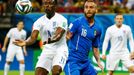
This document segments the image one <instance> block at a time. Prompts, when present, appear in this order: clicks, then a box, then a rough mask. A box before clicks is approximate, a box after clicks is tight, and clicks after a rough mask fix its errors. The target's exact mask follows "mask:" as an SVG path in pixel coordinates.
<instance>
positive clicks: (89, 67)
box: [81, 61, 97, 75]
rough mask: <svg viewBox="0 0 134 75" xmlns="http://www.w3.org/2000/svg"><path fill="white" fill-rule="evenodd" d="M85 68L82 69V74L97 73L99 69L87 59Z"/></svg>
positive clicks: (91, 74)
mask: <svg viewBox="0 0 134 75" xmlns="http://www.w3.org/2000/svg"><path fill="white" fill-rule="evenodd" d="M83 66H84V68H83V69H82V70H81V75H97V70H95V68H94V67H93V65H92V64H91V62H89V61H87V62H86V63H85V65H83Z"/></svg>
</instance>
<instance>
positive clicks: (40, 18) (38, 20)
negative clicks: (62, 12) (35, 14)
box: [34, 15, 46, 24]
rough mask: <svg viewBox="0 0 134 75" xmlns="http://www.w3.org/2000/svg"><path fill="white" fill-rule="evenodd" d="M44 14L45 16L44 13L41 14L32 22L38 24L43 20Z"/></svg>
mask: <svg viewBox="0 0 134 75" xmlns="http://www.w3.org/2000/svg"><path fill="white" fill-rule="evenodd" d="M45 16H46V15H42V16H41V17H39V18H38V19H37V20H36V21H35V22H34V23H38V24H40V23H41V22H42V21H44V20H45Z"/></svg>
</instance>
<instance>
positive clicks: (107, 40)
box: [102, 29, 111, 55]
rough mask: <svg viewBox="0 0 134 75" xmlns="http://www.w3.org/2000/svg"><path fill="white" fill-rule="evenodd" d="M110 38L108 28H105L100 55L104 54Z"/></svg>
mask: <svg viewBox="0 0 134 75" xmlns="http://www.w3.org/2000/svg"><path fill="white" fill-rule="evenodd" d="M110 38H111V34H110V29H107V30H106V34H105V38H104V41H103V46H102V55H105V53H106V49H107V47H108V43H109V40H110Z"/></svg>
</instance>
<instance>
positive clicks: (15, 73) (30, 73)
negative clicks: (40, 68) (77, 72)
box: [0, 70, 129, 75]
mask: <svg viewBox="0 0 134 75" xmlns="http://www.w3.org/2000/svg"><path fill="white" fill-rule="evenodd" d="M0 75H4V74H3V71H2V70H1V71H0ZM8 75H19V71H9V73H8ZM25 75H34V71H25ZM61 75H65V74H64V73H62V74H61ZM98 75H106V73H104V74H102V73H100V72H99V74H98ZM114 75H129V73H127V72H122V73H120V72H115V73H114Z"/></svg>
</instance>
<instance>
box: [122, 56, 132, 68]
mask: <svg viewBox="0 0 134 75" xmlns="http://www.w3.org/2000/svg"><path fill="white" fill-rule="evenodd" d="M121 60H122V63H123V64H124V66H125V67H127V68H128V69H129V68H130V67H132V66H134V63H133V61H132V60H131V59H130V54H123V55H122V58H121Z"/></svg>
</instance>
